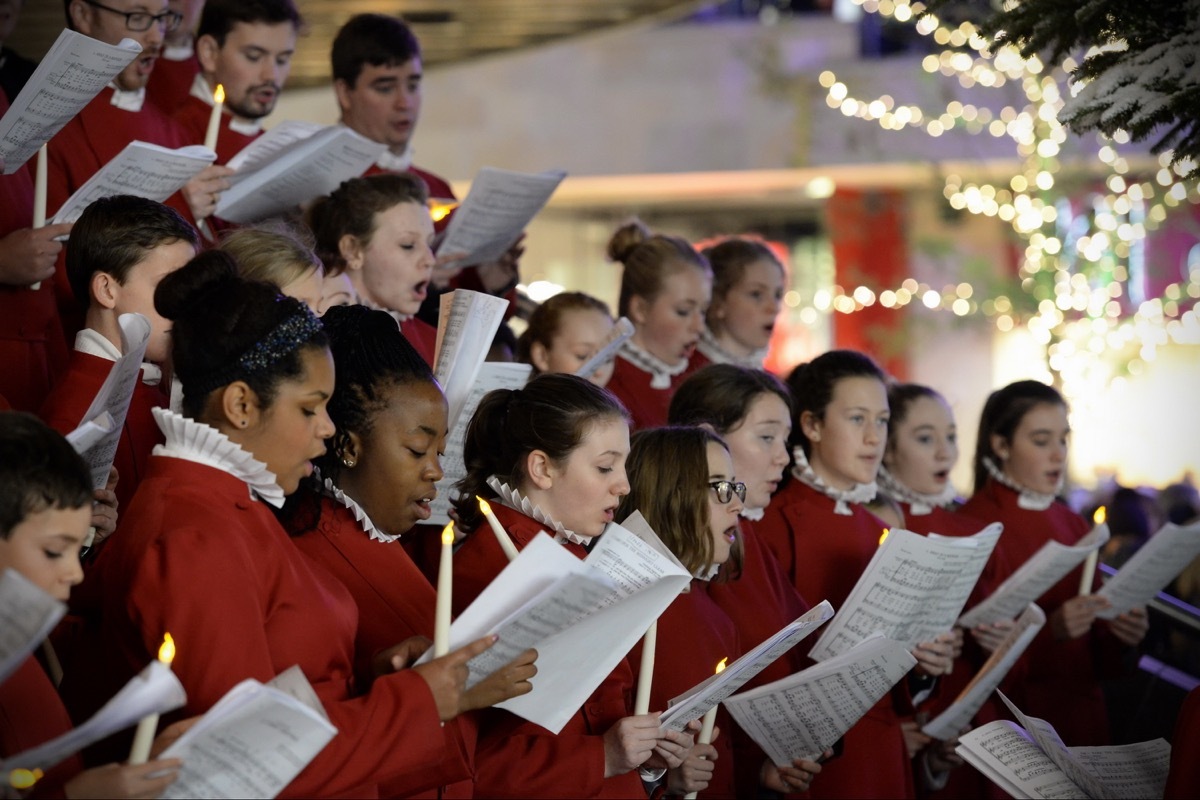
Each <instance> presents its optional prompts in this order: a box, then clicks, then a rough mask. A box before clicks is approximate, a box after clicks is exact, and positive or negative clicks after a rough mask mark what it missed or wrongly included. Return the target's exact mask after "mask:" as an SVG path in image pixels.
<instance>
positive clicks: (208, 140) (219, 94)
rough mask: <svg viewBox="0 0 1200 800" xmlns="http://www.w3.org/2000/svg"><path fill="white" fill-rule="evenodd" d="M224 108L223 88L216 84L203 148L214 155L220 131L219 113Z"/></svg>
mask: <svg viewBox="0 0 1200 800" xmlns="http://www.w3.org/2000/svg"><path fill="white" fill-rule="evenodd" d="M224 108H225V87H224V86H222V85H221V84H219V83H218V84H217V88H216V90H215V91H213V107H212V114H211V115H209V117H208V130H207V131H205V133H204V146H205V147H207V148H208V149H209V150H212V151H213V152H214V153H215V152H216V150H217V134H218V133H219V132H220V130H221V111H222V110H223V109H224Z"/></svg>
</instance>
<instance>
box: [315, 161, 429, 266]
mask: <svg viewBox="0 0 1200 800" xmlns="http://www.w3.org/2000/svg"><path fill="white" fill-rule="evenodd" d="M428 202H429V189H428V188H426V186H425V181H423V180H421V179H420V178H418V177H417V176H415V175H411V174H409V173H407V172H388V173H380V174H378V175H368V176H367V177H365V178H351V179H350V180H348V181H346V182H344V183H343V184H342V185H341V186H339V187H338V188H336V189H334V190H333V191H332V192H331V193H330V194H329V195H327V196H325V197H321V198H318V199H317V201H316V202H315V203H313V205H312V207H311V208H310V209H309V210H308V227H309V229H310V230H312V232H313V236H314V237H316V240H317V244H316V251H317V256H318V257H319V258H320V259H321V261H322V262H323V263H324V264H325V274H326V275H327V276H329V277H334V276H337V275H341V274H342V272H343V271H345V269H346V262H345V260H344V259H343V258H342V252H341V249H340V246H339V243H340V242H341V239H342V237H343V236H345V235H346V234H349V235H351V236H353V237H354V238H355V239H357V240H358V243H359V245H361V246H362V247H364V248H366V247H368V246H369V245H370V244H371V237H372V236H374V235H375V215H376V214H378V213H379V212H381V211H387V210H388V209H389V208H392V207H393V206H398V205H400V204H401V203H417V204H419V205H422V206H424V205H426V204H427V203H428Z"/></svg>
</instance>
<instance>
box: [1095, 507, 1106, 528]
mask: <svg viewBox="0 0 1200 800" xmlns="http://www.w3.org/2000/svg"><path fill="white" fill-rule="evenodd" d="M1106 519H1108V511H1107V510H1106V509H1105V508H1104V506H1100V507H1099V508H1097V509H1096V513H1095V514H1093V515H1092V522H1094V523H1096V524H1097V525H1103V524H1104V521H1105V520H1106Z"/></svg>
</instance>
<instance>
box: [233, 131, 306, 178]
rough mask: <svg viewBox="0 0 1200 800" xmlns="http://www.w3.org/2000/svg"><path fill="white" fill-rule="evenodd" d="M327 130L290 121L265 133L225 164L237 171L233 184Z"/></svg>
mask: <svg viewBox="0 0 1200 800" xmlns="http://www.w3.org/2000/svg"><path fill="white" fill-rule="evenodd" d="M325 128H326V126H325V125H322V124H321V123H319V122H304V121H302V120H297V119H289V120H286V121H284V122H281V123H279V124H278V125H276V126H274V127H272V128H271V129H269V130H266V131H263V133H262V135H261V136H258V137H256V138H255V139H254V141H252V142H250V144H248V145H246V146H245V147H243V148H242V149H241V151H240V152H239V153H238V154H237V155H235V156H234V157H233V158H231V159H229V161H228V162H227V163H226V164H225V166H227V167H229V168H230V169H235V170H237V173H238V174H237V175H234V176H233V177H232V178H231V182H233V181H240V180H243V179H244V178H245V177H246V176H247V175H249V174H251V173H253V172H254V171H255V170H257V169H258V168H259V167H261V166H263V165H265V164H267V163H268V162H270V161H272V160H273V159H275V158H278V156H279V154H280V153H282V152H283V151H284V150H286V149H287V148H288V147H289V146H291V145H293V144H295V143H296V142H299V141H302V140H304V139H307V138H309V137H310V136H312V135H313V134H315V133H316V132H317V131H320V130H324V129H325Z"/></svg>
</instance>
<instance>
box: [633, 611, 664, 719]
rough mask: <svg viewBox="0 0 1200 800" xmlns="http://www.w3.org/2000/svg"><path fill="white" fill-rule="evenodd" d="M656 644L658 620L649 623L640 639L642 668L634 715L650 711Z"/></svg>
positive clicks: (639, 673)
mask: <svg viewBox="0 0 1200 800" xmlns="http://www.w3.org/2000/svg"><path fill="white" fill-rule="evenodd" d="M657 644H658V620H654V622H651V623H650V627H649V628H647V629H646V635H645V636H644V637H643V638H642V666H641V669H639V670H638V683H637V687H638V688H637V699H636V700H635V701H634V704H633V713H634V714H645V713H647V712H648V711H650V685H651V683H652V682H653V681H654V647H655V645H657Z"/></svg>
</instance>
